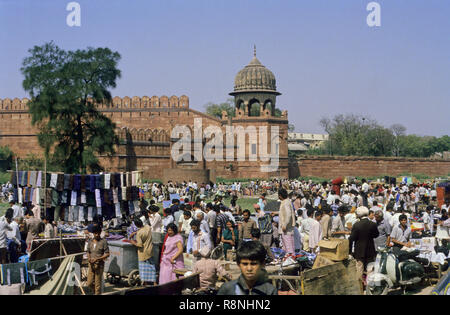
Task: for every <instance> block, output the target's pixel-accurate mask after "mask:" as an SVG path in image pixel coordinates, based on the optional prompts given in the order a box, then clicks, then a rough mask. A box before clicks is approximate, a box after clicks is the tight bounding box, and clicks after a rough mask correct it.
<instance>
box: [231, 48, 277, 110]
mask: <svg viewBox="0 0 450 315" xmlns="http://www.w3.org/2000/svg"><path fill="white" fill-rule="evenodd" d="M229 95H231V96H234V105H235V107H236V116H237V117H242V116H246V117H247V116H264V117H273V116H274V115H275V103H276V97H277V96H278V95H281V93H279V92H278V91H277V86H276V80H275V76H274V75H273V73H272V71H270V70H269V69H267V68H266V67H264V66H263V65H262V64H261V62H260V61H259V60H258V58H256V47H255V49H254V52H253V59H252V61H250V63H249V64H248V65H247V66H245V68H244V69H242V70H241V71H239V73H238V74H237V75H236V78H235V80H234V91H233V92H231V93H229Z"/></svg>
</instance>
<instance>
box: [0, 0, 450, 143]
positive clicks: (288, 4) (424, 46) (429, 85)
mask: <svg viewBox="0 0 450 315" xmlns="http://www.w3.org/2000/svg"><path fill="white" fill-rule="evenodd" d="M69 2H70V1H69V0H39V1H35V0H0V42H1V43H2V47H1V49H0V98H6V97H10V98H14V97H20V98H22V97H26V96H27V94H26V93H25V92H24V91H23V89H22V80H23V77H22V74H21V73H20V70H19V69H20V66H21V63H22V60H23V58H24V57H25V56H27V54H28V52H27V50H28V49H29V48H31V47H32V46H34V45H42V44H43V43H45V42H47V41H50V40H53V41H55V43H56V44H57V45H59V46H60V47H62V48H64V49H78V48H81V49H82V48H86V47H88V46H91V47H105V46H107V47H109V48H111V49H112V50H116V51H118V52H119V53H120V54H121V56H122V59H121V61H120V63H119V68H120V69H121V70H122V78H121V79H120V80H119V81H118V85H117V88H116V89H115V90H113V91H112V92H113V95H118V96H122V97H123V96H127V95H128V96H130V97H132V96H135V95H136V96H144V95H147V96H153V95H157V96H162V95H167V96H169V97H170V96H171V95H177V96H180V95H182V94H185V95H187V96H189V98H190V104H191V107H192V108H194V109H197V110H204V105H205V104H206V103H207V102H209V101H212V102H222V101H225V100H226V99H227V98H228V97H229V96H228V93H229V92H231V91H232V90H233V85H234V78H235V75H236V74H237V73H238V71H239V70H241V69H242V68H243V67H244V66H245V65H247V64H248V63H249V62H250V60H251V59H252V56H253V45H254V44H256V47H257V57H258V59H259V60H260V61H261V62H262V63H263V64H264V65H265V66H266V67H267V68H269V69H270V70H271V71H272V72H273V73H274V74H275V76H276V79H277V89H278V90H279V91H280V92H281V93H282V95H281V96H279V97H278V99H277V107H279V108H280V109H282V110H284V109H286V110H288V113H289V120H290V123H293V124H295V126H296V131H298V132H311V133H322V132H323V130H322V129H321V127H320V125H319V120H320V119H321V118H322V117H324V116H328V117H330V116H333V115H335V114H340V113H343V114H346V113H354V114H360V115H365V116H368V117H371V118H373V119H376V120H377V121H378V122H379V123H381V124H382V125H384V126H386V127H388V126H390V125H392V124H394V123H401V124H403V125H404V126H405V127H406V128H407V132H408V133H415V134H419V135H433V136H441V135H444V134H449V129H450V128H449V117H450V19H449V16H450V1H448V0H426V1H425V0H395V1H392V0H389V1H388V0H379V1H377V2H378V3H379V4H380V5H381V27H375V28H370V27H369V26H368V25H367V23H366V17H367V15H368V14H369V12H368V11H367V10H366V6H367V4H368V3H369V2H371V1H370V0H326V1H325V0H314V1H313V0H142V1H141V0H127V1H125V0H78V1H77V2H78V3H79V4H80V5H81V27H69V26H67V24H66V17H67V15H68V14H69V12H68V11H66V5H67V4H68V3H69Z"/></svg>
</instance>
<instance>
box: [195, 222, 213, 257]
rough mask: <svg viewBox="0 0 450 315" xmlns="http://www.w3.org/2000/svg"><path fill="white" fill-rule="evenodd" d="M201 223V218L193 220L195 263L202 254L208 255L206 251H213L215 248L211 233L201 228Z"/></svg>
mask: <svg viewBox="0 0 450 315" xmlns="http://www.w3.org/2000/svg"><path fill="white" fill-rule="evenodd" d="M200 224H201V223H200V221H199V220H192V222H191V229H192V232H193V233H192V234H191V236H192V249H191V250H192V255H193V256H194V257H193V259H192V262H193V263H196V262H197V260H198V259H200V258H201V257H202V256H204V257H206V256H208V255H207V254H206V253H207V252H209V253H211V251H212V249H213V247H212V242H211V237H210V235H209V234H208V233H206V232H205V231H204V230H202V229H201V228H200ZM202 253H203V254H202Z"/></svg>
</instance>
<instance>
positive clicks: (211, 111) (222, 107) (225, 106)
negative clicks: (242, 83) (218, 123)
mask: <svg viewBox="0 0 450 315" xmlns="http://www.w3.org/2000/svg"><path fill="white" fill-rule="evenodd" d="M205 109H206V113H207V114H208V115H210V116H213V117H216V118H219V119H222V111H226V112H227V114H228V117H234V116H235V107H234V100H233V99H232V98H228V99H227V100H226V101H225V102H223V103H220V104H215V103H213V102H208V103H207V104H205Z"/></svg>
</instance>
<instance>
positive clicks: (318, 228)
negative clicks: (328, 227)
mask: <svg viewBox="0 0 450 315" xmlns="http://www.w3.org/2000/svg"><path fill="white" fill-rule="evenodd" d="M314 217H315V220H312V221H311V225H310V230H309V249H310V250H311V253H315V252H316V250H317V247H318V246H319V242H320V240H321V239H322V235H323V231H322V225H321V224H320V219H321V218H322V211H317V212H316V213H315V215H314Z"/></svg>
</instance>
